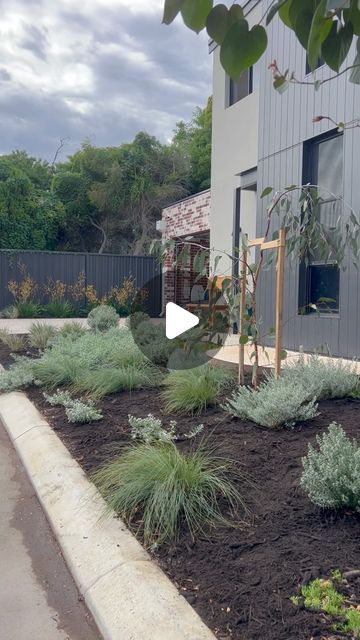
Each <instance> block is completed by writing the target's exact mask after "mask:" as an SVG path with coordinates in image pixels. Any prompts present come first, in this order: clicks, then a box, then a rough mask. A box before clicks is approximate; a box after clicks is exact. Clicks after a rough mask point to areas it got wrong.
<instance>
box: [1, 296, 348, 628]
mask: <svg viewBox="0 0 360 640" xmlns="http://www.w3.org/2000/svg"><path fill="white" fill-rule="evenodd" d="M88 323H89V330H86V329H84V328H83V327H82V326H80V325H79V324H77V323H76V322H71V323H68V324H67V325H66V326H65V327H64V328H63V329H61V330H60V331H55V330H54V329H53V328H51V327H49V326H48V325H46V323H42V322H37V323H34V325H33V327H32V329H31V331H30V334H29V336H27V337H24V336H12V335H11V334H9V333H7V332H2V333H1V335H0V339H1V341H2V346H1V350H0V358H1V362H2V364H3V365H4V366H5V367H6V371H5V372H4V373H2V374H1V376H0V390H1V391H2V392H7V391H11V390H14V389H20V388H24V389H25V390H26V392H27V394H28V395H29V397H30V398H31V399H32V400H33V402H34V403H35V404H36V406H37V407H38V408H39V409H40V411H41V412H42V413H43V414H44V415H45V417H46V418H47V419H48V421H49V423H50V424H51V426H52V427H53V428H54V430H55V431H56V433H57V434H58V435H59V436H60V437H61V439H62V440H63V441H64V443H65V444H66V446H67V447H68V448H69V450H70V452H71V454H72V455H73V456H74V457H75V459H76V460H77V461H78V462H79V463H80V464H81V465H82V467H83V468H84V470H85V471H86V473H88V474H89V475H90V477H91V478H92V480H93V481H94V482H95V483H96V485H97V486H98V488H99V490H100V491H101V493H102V494H103V495H104V497H105V498H106V501H107V503H108V505H109V508H111V510H114V511H115V512H116V513H117V514H119V515H120V516H121V517H122V518H123V519H124V520H125V521H126V522H127V524H128V526H129V527H130V528H131V529H132V531H133V532H134V534H135V535H136V536H138V537H139V538H140V540H141V541H142V542H143V544H144V545H145V546H146V547H147V548H148V549H149V550H150V552H151V553H152V554H153V555H154V558H155V559H156V561H157V562H158V563H159V564H160V566H161V567H162V568H163V570H164V571H165V572H166V573H167V574H168V575H169V576H170V578H171V579H172V580H173V581H174V583H175V584H176V586H177V587H178V589H179V591H180V592H181V593H182V594H183V595H184V596H185V597H186V598H187V600H188V601H189V602H190V604H192V605H193V606H194V608H195V609H196V611H197V612H198V613H199V614H200V616H201V617H202V618H203V620H204V621H205V622H206V624H207V625H208V626H209V627H210V628H211V629H212V630H213V631H214V633H215V635H216V636H217V637H219V638H221V639H222V640H227V639H229V640H230V639H232V638H234V639H235V640H240V639H241V640H242V639H245V638H251V639H252V640H260V638H261V639H263V638H267V639H269V640H275V639H276V640H289V638H291V639H294V640H295V639H299V640H309V639H310V638H312V637H314V638H315V637H318V638H321V637H323V638H360V562H359V552H358V549H359V542H360V533H359V524H360V444H359V435H358V424H359V418H358V414H359V379H358V376H357V373H356V370H355V367H354V366H353V365H352V363H349V364H348V365H344V364H341V363H330V362H329V363H326V364H325V363H324V362H322V361H321V360H320V359H319V358H317V357H316V356H314V357H312V358H310V359H309V360H308V362H305V361H304V359H300V360H299V362H298V363H296V364H293V365H286V366H285V367H284V370H283V374H282V376H281V378H280V379H279V380H276V379H275V378H274V377H273V376H272V374H271V373H268V374H266V375H264V376H263V379H262V382H261V383H260V385H259V387H258V389H257V390H256V391H255V390H254V389H252V388H251V387H250V386H241V387H238V386H237V384H236V382H235V373H234V371H233V370H232V368H231V367H230V366H225V365H224V366H220V364H219V363H217V364H216V365H215V363H212V364H209V363H208V364H204V365H202V366H200V367H197V368H195V369H190V370H184V371H168V370H167V368H166V364H167V361H168V358H169V355H170V354H169V343H168V341H166V339H165V334H164V329H163V327H162V326H161V325H153V324H152V323H151V322H150V321H149V319H148V318H146V316H145V315H144V314H141V313H139V314H138V315H137V316H135V317H133V318H132V320H131V331H130V329H129V327H124V328H121V329H120V328H118V326H117V324H118V316H117V314H116V312H115V311H114V310H113V309H112V308H111V307H108V306H99V307H97V308H95V309H94V310H93V311H92V312H91V314H90V315H89V319H88ZM137 331H138V332H139V334H141V335H146V336H147V339H148V343H149V344H151V361H150V360H149V359H148V358H147V357H146V356H145V355H144V353H143V352H142V351H141V350H140V349H139V348H138V346H137V340H136V332H137ZM249 380H250V375H249ZM111 513H113V511H111Z"/></svg>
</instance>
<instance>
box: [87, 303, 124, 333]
mask: <svg viewBox="0 0 360 640" xmlns="http://www.w3.org/2000/svg"><path fill="white" fill-rule="evenodd" d="M87 321H88V325H89V327H90V329H92V331H108V330H109V329H112V328H113V327H117V325H118V321H119V316H118V314H117V313H116V311H115V309H114V307H110V306H109V305H107V304H101V305H99V306H98V307H95V309H93V310H92V311H90V313H89V315H88V317H87Z"/></svg>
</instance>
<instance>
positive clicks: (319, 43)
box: [163, 0, 360, 89]
mask: <svg viewBox="0 0 360 640" xmlns="http://www.w3.org/2000/svg"><path fill="white" fill-rule="evenodd" d="M178 14H181V16H182V19H183V21H184V23H185V25H186V26H187V27H189V28H190V29H192V30H193V31H196V32H200V31H202V30H203V29H205V28H206V30H207V33H208V35H209V37H210V38H211V39H213V40H214V41H215V42H216V43H217V44H218V45H219V46H220V59H221V63H222V65H223V67H224V69H225V71H226V73H227V74H228V75H229V76H230V77H231V78H233V79H234V80H237V79H238V78H239V77H240V76H241V74H242V73H243V71H245V70H246V69H248V68H249V67H251V66H252V65H253V64H255V63H256V62H257V61H258V60H259V59H260V58H261V56H262V55H263V53H264V52H265V51H266V49H267V45H268V27H269V25H270V23H271V21H272V20H273V18H274V17H275V16H276V15H278V16H279V17H280V19H281V20H282V22H283V23H284V24H285V25H286V26H287V27H288V28H289V29H291V30H292V31H293V32H294V34H295V36H296V38H297V40H298V42H299V43H300V44H301V46H302V47H303V48H304V49H305V50H306V52H307V58H308V62H309V66H310V68H311V69H312V70H313V71H314V70H315V69H316V66H317V62H318V59H319V58H320V57H321V58H322V59H323V60H324V61H325V63H326V64H327V65H328V67H330V69H332V70H333V71H335V72H336V73H339V72H340V69H341V67H342V65H343V64H344V62H345V59H346V57H347V54H348V53H349V50H350V47H351V44H352V42H353V40H354V39H356V55H355V59H354V62H353V64H352V65H351V74H350V81H351V82H353V83H356V84H360V4H359V1H358V0H273V1H272V2H269V3H268V7H267V10H266V12H265V15H264V16H263V17H262V18H261V20H260V22H259V23H258V24H255V25H254V26H252V27H251V28H250V26H249V23H248V21H247V20H246V17H245V15H244V12H243V9H242V8H241V7H240V5H238V4H233V5H232V6H231V7H230V8H228V7H226V6H225V5H224V4H214V0H165V2H164V17H163V22H165V24H170V23H171V22H172V21H173V20H174V19H175V18H176V16H177V15H178ZM275 80H278V82H277V84H276V83H275V82H274V86H275V88H277V89H280V88H281V87H282V86H283V85H285V84H286V83H287V81H288V78H287V74H286V73H285V74H284V75H281V74H277V77H275Z"/></svg>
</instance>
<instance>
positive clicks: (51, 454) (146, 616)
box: [0, 392, 215, 640]
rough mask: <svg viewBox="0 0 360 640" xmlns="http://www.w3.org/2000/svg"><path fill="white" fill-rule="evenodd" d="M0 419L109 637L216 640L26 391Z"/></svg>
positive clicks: (11, 399) (4, 401)
mask: <svg viewBox="0 0 360 640" xmlns="http://www.w3.org/2000/svg"><path fill="white" fill-rule="evenodd" d="M0 419H1V421H2V422H3V424H4V426H5V429H6V431H7V432H8V434H9V436H10V439H11V440H12V442H13V444H14V447H15V449H16V450H17V452H18V455H19V457H20V459H21V461H22V463H23V465H24V467H25V470H26V472H27V474H28V476H29V478H30V480H31V482H32V484H33V487H34V489H35V491H36V493H37V496H38V498H39V501H40V503H41V505H42V507H43V509H44V512H45V514H46V516H47V518H48V520H49V523H50V525H51V527H52V530H53V532H54V534H55V537H56V538H57V540H58V542H59V544H60V547H61V549H62V552H63V555H64V558H65V561H66V562H67V565H68V567H69V569H70V571H71V573H72V575H73V578H74V580H75V582H76V584H77V586H78V588H79V591H80V593H81V595H82V596H83V597H84V599H85V602H86V604H87V606H88V608H89V610H90V611H91V613H92V615H93V617H94V619H95V622H96V624H97V625H98V627H99V630H100V632H101V633H102V635H103V637H104V639H105V640H169V638H171V640H215V636H214V635H213V634H212V632H211V631H210V629H209V628H208V627H207V626H206V625H205V624H204V623H203V622H202V621H201V619H200V618H199V616H198V615H197V614H196V612H195V611H194V609H193V608H192V607H191V606H190V605H189V604H188V603H187V602H186V600H185V599H184V598H183V596H181V595H180V594H179V593H178V591H177V589H176V588H175V586H174V585H173V584H172V583H171V582H170V580H169V579H168V578H167V577H166V576H165V574H164V573H163V572H162V571H161V570H160V569H159V568H158V567H157V566H156V565H155V564H154V563H153V562H152V560H151V558H150V556H149V555H148V553H147V552H146V551H145V550H144V549H143V547H142V546H141V545H140V544H139V543H138V541H137V540H136V539H135V538H134V536H133V535H132V534H131V533H130V532H129V530H128V529H127V528H126V527H125V525H124V524H123V523H122V522H121V520H118V519H116V518H114V517H113V518H111V517H106V516H105V512H106V506H105V503H104V501H103V499H102V497H101V496H100V494H99V493H98V492H97V490H96V489H95V487H94V486H93V485H92V483H91V482H90V481H89V480H88V479H87V477H86V476H85V474H84V472H83V471H82V469H81V468H80V466H79V465H78V463H77V462H76V461H75V460H74V459H73V458H72V457H71V455H70V453H69V452H68V450H67V449H66V447H65V446H64V445H63V443H62V442H61V440H60V439H59V438H58V436H57V435H56V434H55V432H54V431H53V430H52V429H51V427H50V426H49V425H48V424H47V422H46V420H45V419H44V418H43V416H41V414H40V413H39V412H38V411H37V409H36V408H35V406H34V405H33V404H32V403H31V402H30V400H29V399H28V398H27V397H26V395H25V394H24V393H21V392H13V393H7V394H3V395H1V396H0Z"/></svg>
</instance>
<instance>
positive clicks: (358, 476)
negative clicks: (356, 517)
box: [301, 422, 360, 511]
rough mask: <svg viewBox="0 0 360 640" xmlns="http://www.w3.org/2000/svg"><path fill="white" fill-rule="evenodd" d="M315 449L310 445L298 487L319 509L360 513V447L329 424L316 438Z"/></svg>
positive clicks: (338, 428)
mask: <svg viewBox="0 0 360 640" xmlns="http://www.w3.org/2000/svg"><path fill="white" fill-rule="evenodd" d="M316 442H317V445H318V448H315V447H313V445H311V444H309V450H308V454H307V456H306V457H304V458H303V460H302V463H303V473H302V476H301V486H302V488H303V489H304V491H305V493H306V494H307V496H308V497H309V498H310V500H311V501H312V502H313V503H314V504H316V505H318V506H319V507H325V508H330V509H338V508H341V507H347V508H351V509H355V510H356V511H360V446H359V444H358V443H357V442H356V441H355V440H353V441H351V440H350V438H348V437H347V435H346V434H345V432H344V430H343V429H342V427H341V425H338V424H336V422H332V423H331V424H330V425H329V428H328V431H327V432H325V433H323V434H322V435H321V436H317V438H316Z"/></svg>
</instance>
